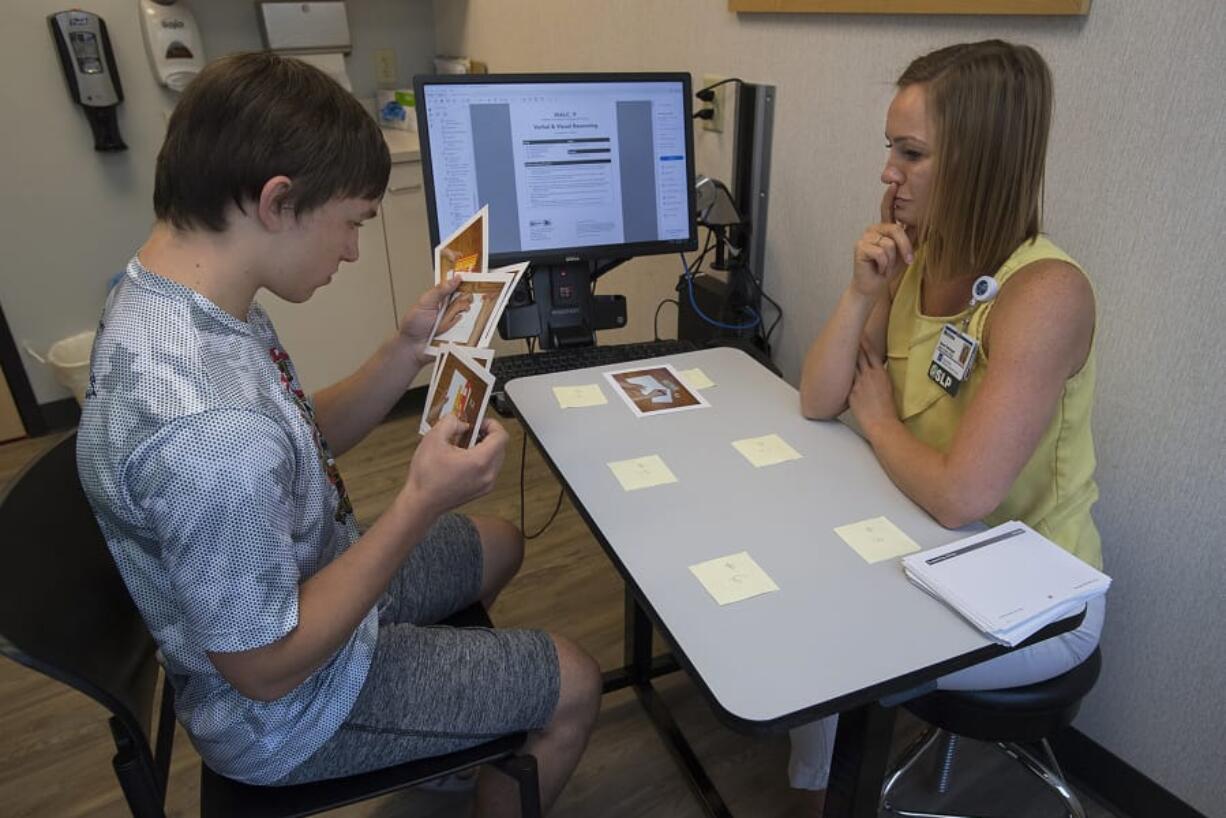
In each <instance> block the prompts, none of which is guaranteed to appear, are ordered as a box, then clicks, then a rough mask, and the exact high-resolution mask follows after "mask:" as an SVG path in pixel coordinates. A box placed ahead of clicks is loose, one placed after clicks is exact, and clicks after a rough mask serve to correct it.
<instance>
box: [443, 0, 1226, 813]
mask: <svg viewBox="0 0 1226 818" xmlns="http://www.w3.org/2000/svg"><path fill="white" fill-rule="evenodd" d="M435 16H436V19H437V24H438V30H437V41H438V47H439V50H440V51H443V52H446V53H457V54H466V55H469V56H472V57H474V58H478V59H483V60H486V61H487V62H488V63H489V65H490V70H492V71H548V70H623V69H630V70H664V69H668V70H684V71H690V72H693V73H694V74H695V76H696V77H697V78H701V76H702V75H703V74H704V73H716V74H721V75H725V76H740V77H744V78H746V79H750V80H758V81H763V82H771V83H774V84H776V85H777V86H778V106H777V114H776V120H775V143H774V168H773V174H772V176H773V182H774V189H773V190H772V191H771V208H770V228H769V231H768V236H769V246H768V251H767V267H766V270H765V274H766V283H767V289H768V292H770V293H771V294H772V295H773V296H774V297H775V298H776V299H777V300H779V301H780V302H782V303H783V304H785V305H786V307H787V318H786V319H785V324H784V325H783V330H782V332H783V337H782V343H781V344H780V347H779V350H778V354H777V359H778V361H779V363H780V365H781V366H782V368H783V370H784V372H785V374H786V375H787V376H788V377H789V378H790V379H792V380H793V381H795V379H796V377H797V374H798V371H799V365H800V360H801V356H802V355H803V352H804V350H805V348H806V346H807V345H808V344H809V343H810V341H811V340H812V339H813V337H814V335H815V334H816V332H817V330H818V328H819V325H820V323H821V321H822V319H823V317H824V316H825V315H826V314H827V313H828V312H829V311H830V309H831V308H832V307H833V305H834V303H835V301H836V299H837V297H838V294H839V292H840V291H841V289H842V287H843V286H844V284H845V282H846V280H847V277H848V275H849V269H848V267H849V265H848V260H849V258H850V254H851V244H852V241H853V239H854V238H855V237H856V236H857V235H858V234H859V233H860V231H861V230H862V229H863V227H864V226H865V225H866V224H867V223H868V222H869V221H870V220H872V219H873V218H874V214H875V213H876V210H877V202H878V200H879V197H880V192H881V187H880V184H879V183H878V181H877V177H878V174H879V172H880V167H881V163H882V161H883V159H884V148H883V146H882V142H883V137H882V130H883V123H884V113H885V107H886V105H887V103H888V100H889V98H890V96H891V93H892V83H893V80H894V79H895V78H896V76H897V74H898V73H899V71H900V70H901V69H902V68H903V67H904V66H905V65H906V63H907V62H908V61H909V60H910V58H912V57H913V56H916V55H917V54H919V53H922V52H924V51H926V50H929V49H931V48H934V47H937V46H939V45H944V44H948V43H950V42H955V41H960V40H969V39H981V38H984V37H991V36H999V37H1004V38H1007V39H1014V40H1019V41H1023V42H1027V43H1030V44H1033V45H1035V46H1037V47H1038V48H1039V49H1040V50H1041V51H1042V52H1043V54H1044V55H1045V56H1046V57H1047V59H1048V60H1049V62H1050V63H1051V66H1052V69H1053V71H1054V74H1055V78H1056V93H1057V102H1056V120H1055V125H1054V132H1053V135H1052V143H1051V152H1050V164H1049V171H1048V191H1047V219H1046V225H1047V229H1048V231H1049V232H1050V233H1051V234H1052V235H1053V236H1054V237H1055V239H1056V240H1057V241H1058V242H1059V243H1060V244H1062V245H1063V246H1064V247H1065V248H1066V249H1068V250H1069V251H1070V252H1071V253H1072V254H1073V255H1074V256H1075V257H1076V258H1078V259H1079V260H1080V261H1081V262H1083V263H1084V264H1085V266H1086V267H1087V268H1088V270H1089V271H1090V273H1091V275H1092V277H1093V278H1094V280H1095V282H1096V286H1097V290H1098V299H1099V325H1100V332H1099V347H1098V351H1099V356H1100V358H1099V360H1100V367H1099V371H1100V384H1099V392H1098V403H1097V411H1096V414H1095V432H1096V438H1097V443H1098V451H1099V457H1100V463H1101V469H1100V480H1101V488H1102V495H1103V499H1102V501H1101V502H1100V503H1099V505H1098V506H1097V508H1096V510H1095V516H1096V518H1097V519H1098V521H1099V524H1100V526H1101V529H1102V532H1103V535H1104V544H1105V546H1104V547H1105V552H1106V562H1107V570H1108V571H1109V573H1111V574H1112V575H1113V576H1114V577H1115V580H1116V585H1115V587H1114V588H1113V590H1112V592H1111V597H1110V604H1109V617H1108V624H1107V630H1106V634H1105V637H1104V647H1103V649H1104V655H1105V661H1106V670H1105V672H1104V675H1103V677H1102V680H1101V681H1100V682H1099V685H1098V688H1097V689H1096V690H1095V691H1094V693H1093V694H1092V695H1091V696H1090V698H1089V699H1088V700H1087V702H1086V704H1085V707H1084V709H1083V711H1082V715H1081V717H1080V718H1079V720H1078V722H1077V726H1078V727H1079V728H1080V729H1081V730H1083V731H1084V732H1085V733H1087V734H1088V735H1089V736H1090V737H1092V738H1094V739H1095V740H1097V741H1098V742H1099V743H1101V744H1103V745H1104V746H1105V747H1107V748H1108V749H1109V750H1111V751H1112V752H1114V753H1115V754H1116V755H1118V756H1120V757H1121V758H1123V759H1124V760H1126V761H1128V762H1129V763H1131V764H1133V765H1134V766H1135V767H1137V768H1138V769H1140V770H1141V771H1142V772H1144V773H1145V774H1147V775H1148V776H1150V777H1151V778H1153V779H1154V780H1156V781H1157V782H1158V783H1160V784H1162V785H1163V786H1165V787H1167V788H1168V789H1170V790H1171V791H1172V792H1174V793H1175V794H1177V795H1178V796H1180V797H1181V798H1183V799H1185V800H1186V801H1187V802H1189V803H1190V804H1192V805H1193V806H1195V807H1197V808H1198V809H1200V810H1202V811H1204V812H1206V813H1211V814H1219V815H1220V814H1222V806H1221V805H1222V803H1223V802H1226V777H1224V776H1222V774H1221V773H1222V771H1223V770H1226V742H1224V741H1223V739H1222V735H1223V732H1224V731H1226V695H1223V692H1222V685H1223V682H1224V681H1226V644H1224V640H1223V636H1222V626H1223V623H1226V592H1224V591H1223V588H1224V587H1226V570H1224V569H1223V564H1224V560H1223V554H1222V547H1221V543H1222V541H1223V536H1224V535H1223V531H1224V530H1226V503H1224V501H1226V491H1224V490H1223V481H1222V477H1221V475H1222V473H1223V471H1226V454H1224V452H1226V413H1224V412H1223V411H1222V407H1223V406H1224V405H1226V386H1224V383H1226V381H1224V379H1223V378H1222V376H1221V372H1222V369H1223V367H1222V364H1221V362H1220V356H1221V354H1222V351H1223V350H1224V349H1226V329H1224V328H1223V326H1224V324H1223V321H1222V320H1221V318H1220V316H1221V314H1222V313H1223V310H1224V308H1226V297H1224V296H1223V286H1222V280H1223V276H1222V273H1221V268H1222V260H1223V258H1226V231H1224V229H1223V224H1226V206H1224V204H1223V203H1224V202H1226V194H1224V192H1226V158H1224V157H1226V128H1223V126H1222V112H1223V111H1226V56H1224V54H1226V4H1223V3H1221V2H1220V0H1178V2H1170V0H1132V2H1126V0H1095V2H1094V3H1093V6H1092V10H1091V13H1090V15H1089V17H1088V18H1073V19H1067V18H1064V19H1061V18H1023V17H1011V18H989V17H980V18H973V17H972V18H959V17H933V16H929V17H921V16H863V17H861V16H853V15H839V16H830V15H784V16H776V15H734V14H730V13H728V12H727V11H726V3H724V2H722V0H672V1H671V2H668V3H661V2H653V0H605V2H601V3H575V2H571V1H570V0H538V2H535V3H531V4H527V3H524V2H507V0H468V2H462V0H435ZM697 138H698V143H699V144H698V156H699V166H700V169H702V170H705V171H706V172H708V173H711V174H713V175H717V176H722V177H724V178H727V167H728V163H729V162H730V157H729V153H728V152H729V150H730V148H731V138H730V136H725V137H718V138H712V136H711V135H708V134H703V133H702V132H699V135H698V137H697ZM636 265H637V266H636ZM676 272H677V270H676V262H675V260H672V261H669V260H659V259H657V260H653V261H647V260H641V261H639V262H636V264H635V265H627V266H626V267H625V268H622V269H621V270H618V271H616V272H614V273H612V274H611V275H610V277H609V283H608V284H607V285H605V284H603V283H602V288H606V287H607V291H614V290H624V291H627V292H629V293H630V294H631V298H632V299H634V298H635V297H636V295H641V294H646V295H647V296H649V297H648V298H647V299H640V301H642V300H646V302H647V303H639V304H635V303H633V301H632V305H631V309H632V310H633V311H637V313H636V314H637V317H638V320H639V321H640V322H641V321H643V320H644V319H643V318H642V316H641V311H642V310H644V309H646V310H647V312H648V314H647V317H646V319H645V320H647V321H648V323H649V321H650V310H651V309H653V308H654V306H655V304H656V302H657V300H658V297H662V296H659V295H658V294H659V293H661V292H663V293H665V294H667V292H668V290H669V289H670V288H671V285H672V280H673V279H675V275H676ZM1042 331H1043V327H1036V328H1035V332H1042Z"/></svg>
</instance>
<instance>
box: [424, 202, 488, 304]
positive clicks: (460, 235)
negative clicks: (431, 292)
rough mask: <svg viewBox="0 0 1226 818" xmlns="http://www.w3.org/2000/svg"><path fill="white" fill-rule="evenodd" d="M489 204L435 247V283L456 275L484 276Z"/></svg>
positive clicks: (486, 265)
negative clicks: (479, 274) (475, 274)
mask: <svg viewBox="0 0 1226 818" xmlns="http://www.w3.org/2000/svg"><path fill="white" fill-rule="evenodd" d="M489 212H490V207H489V205H485V206H484V207H482V208H481V209H480V210H478V211H477V212H476V213H474V214H473V215H472V216H470V217H469V219H468V221H466V222H464V224H462V225H460V226H459V227H458V228H457V229H456V231H455V232H454V233H452V234H451V235H450V236H448V237H447V238H445V239H443V240H442V241H441V242H439V245H438V247H435V248H434V283H435V284H436V285H437V284H440V283H442V282H443V281H446V280H447V279H449V278H451V277H452V276H453V275H455V274H456V273H487V272H489V269H490V259H489V253H488V248H489V246H490V242H489Z"/></svg>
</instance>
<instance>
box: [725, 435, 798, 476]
mask: <svg viewBox="0 0 1226 818" xmlns="http://www.w3.org/2000/svg"><path fill="white" fill-rule="evenodd" d="M732 447H733V448H734V449H736V450H737V451H738V452H740V453H741V454H742V455H744V456H745V459H746V460H748V461H749V462H750V463H752V464H753V465H754V467H755V468H759V469H760V468H762V467H763V466H774V465H775V464H776V463H786V462H787V461H789V460H799V459H800V452H798V451H796V450H795V449H793V448H792V447H791V446H789V445H788V444H787V441H785V440H784V439H783V438H781V437H779V435H763V436H762V437H747V438H745V439H744V440H734V441H732Z"/></svg>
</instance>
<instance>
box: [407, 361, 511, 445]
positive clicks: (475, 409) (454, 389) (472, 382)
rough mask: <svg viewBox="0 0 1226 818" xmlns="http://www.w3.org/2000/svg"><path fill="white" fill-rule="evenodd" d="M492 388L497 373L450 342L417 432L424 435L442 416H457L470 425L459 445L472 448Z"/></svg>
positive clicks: (436, 368) (437, 365)
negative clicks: (493, 372) (490, 370)
mask: <svg viewBox="0 0 1226 818" xmlns="http://www.w3.org/2000/svg"><path fill="white" fill-rule="evenodd" d="M487 366H488V364H487ZM493 391H494V376H493V375H491V374H490V373H489V371H488V370H487V369H485V368H484V367H482V366H481V364H479V363H478V362H477V361H476V360H475V359H474V358H472V357H471V356H470V355H469V354H468V353H467V352H466V351H465V349H464V348H463V347H458V346H455V345H454V344H450V345H448V346H447V348H446V349H444V350H443V352H442V354H441V355H440V356H439V358H438V361H437V362H436V363H435V375H434V377H433V378H432V379H431V382H430V391H429V392H428V393H427V394H426V409H425V411H424V412H423V413H422V416H421V426H420V427H418V431H419V432H421V434H423V435H424V434H426V433H427V432H429V431H430V430H431V429H432V428H434V424H436V423H438V422H439V419H440V418H443V417H445V416H447V415H455V416H456V417H458V418H459V419H460V420H462V421H463V422H464V423H467V424H468V425H469V428H468V431H467V432H465V434H464V435H463V436H462V437H461V438H460V439H459V440H458V441H456V444H457V445H459V446H462V447H463V448H465V449H470V448H472V446H473V444H474V443H476V442H477V438H478V436H479V434H480V432H481V421H482V420H483V419H484V418H485V410H486V407H488V406H489V402H490V395H491V394H492V393H493Z"/></svg>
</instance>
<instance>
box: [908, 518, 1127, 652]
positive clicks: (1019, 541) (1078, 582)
mask: <svg viewBox="0 0 1226 818" xmlns="http://www.w3.org/2000/svg"><path fill="white" fill-rule="evenodd" d="M902 564H903V569H904V570H905V571H906V573H907V576H908V577H909V578H910V579H911V580H912V581H913V582H915V583H916V584H917V585H919V586H920V587H921V588H923V589H924V590H926V591H928V592H929V593H931V594H932V595H933V596H935V597H937V598H938V599H940V600H942V601H943V602H945V603H946V604H948V605H949V606H950V607H951V608H953V609H954V610H955V611H957V612H958V613H960V614H961V615H962V616H964V617H966V618H967V619H968V620H970V621H971V622H972V623H973V624H974V625H975V626H976V627H978V628H979V629H980V630H982V631H983V632H984V633H986V634H987V635H988V636H990V637H992V638H993V639H995V640H996V641H998V642H1001V643H1002V644H1006V645H1016V644H1018V643H1019V642H1021V641H1023V640H1025V639H1026V638H1027V637H1028V636H1030V635H1031V634H1033V633H1034V632H1035V631H1038V630H1040V629H1041V628H1042V627H1043V626H1045V625H1048V624H1050V623H1052V622H1055V621H1056V620H1058V619H1063V618H1064V617H1066V616H1069V615H1070V614H1073V613H1075V612H1077V611H1078V610H1080V609H1081V607H1082V606H1084V605H1085V603H1086V602H1087V601H1089V600H1090V599H1093V598H1094V597H1096V596H1099V595H1101V594H1104V593H1106V592H1107V589H1108V588H1109V587H1110V586H1111V578H1110V577H1108V576H1107V575H1106V574H1104V573H1102V572H1101V571H1098V570H1097V569H1095V568H1094V567H1093V566H1090V565H1087V564H1086V563H1084V562H1082V561H1081V560H1079V559H1078V558H1077V557H1075V556H1073V555H1072V554H1070V553H1069V552H1068V551H1065V550H1064V549H1063V548H1061V547H1060V546H1058V545H1056V544H1055V543H1053V542H1052V541H1051V540H1048V539H1047V538H1046V537H1044V536H1042V535H1041V534H1039V533H1038V532H1036V531H1035V530H1034V529H1032V528H1030V526H1028V525H1026V524H1025V523H1019V522H1008V523H1004V524H1002V525H998V526H996V527H995V528H992V529H989V530H987V531H985V532H983V533H981V534H975V535H973V536H971V537H966V538H964V539H961V540H958V541H956V542H953V543H950V544H948V545H944V546H941V547H939V548H930V549H928V550H927V551H921V552H920V553H918V554H911V555H909V556H907V557H904V558H903V560H902Z"/></svg>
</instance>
